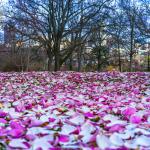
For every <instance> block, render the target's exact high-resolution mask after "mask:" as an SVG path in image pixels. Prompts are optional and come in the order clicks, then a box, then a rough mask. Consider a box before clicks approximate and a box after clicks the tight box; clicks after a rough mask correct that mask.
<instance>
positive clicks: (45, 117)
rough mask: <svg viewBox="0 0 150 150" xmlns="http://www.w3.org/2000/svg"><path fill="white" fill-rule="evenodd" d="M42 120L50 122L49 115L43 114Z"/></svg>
mask: <svg viewBox="0 0 150 150" xmlns="http://www.w3.org/2000/svg"><path fill="white" fill-rule="evenodd" d="M40 121H42V122H49V116H46V115H42V116H41V117H40Z"/></svg>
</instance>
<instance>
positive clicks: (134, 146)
mask: <svg viewBox="0 0 150 150" xmlns="http://www.w3.org/2000/svg"><path fill="white" fill-rule="evenodd" d="M124 146H125V147H127V148H130V149H137V147H138V145H137V144H136V143H135V142H133V141H126V142H125V143H124Z"/></svg>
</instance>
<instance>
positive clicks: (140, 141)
mask: <svg viewBox="0 0 150 150" xmlns="http://www.w3.org/2000/svg"><path fill="white" fill-rule="evenodd" d="M135 143H136V144H137V145H140V146H150V137H147V136H144V135H141V136H139V137H137V138H136V139H135Z"/></svg>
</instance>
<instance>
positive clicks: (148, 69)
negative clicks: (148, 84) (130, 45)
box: [147, 51, 150, 72]
mask: <svg viewBox="0 0 150 150" xmlns="http://www.w3.org/2000/svg"><path fill="white" fill-rule="evenodd" d="M147 71H148V72H149V71H150V51H148V58H147Z"/></svg>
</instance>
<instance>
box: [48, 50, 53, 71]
mask: <svg viewBox="0 0 150 150" xmlns="http://www.w3.org/2000/svg"><path fill="white" fill-rule="evenodd" d="M47 56H48V64H47V67H48V68H47V69H48V71H52V59H53V56H52V52H51V50H50V49H48V50H47Z"/></svg>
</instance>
